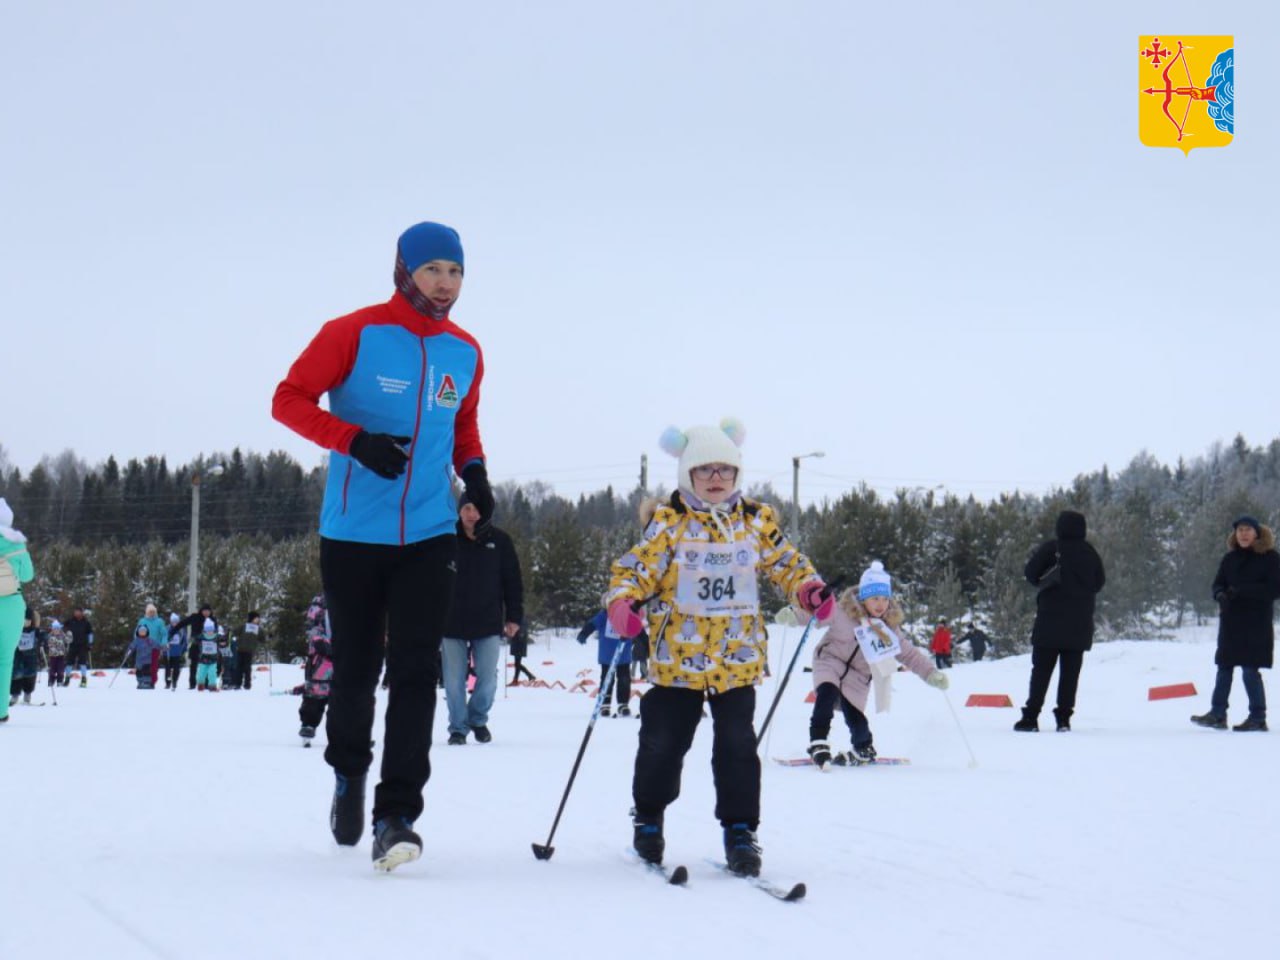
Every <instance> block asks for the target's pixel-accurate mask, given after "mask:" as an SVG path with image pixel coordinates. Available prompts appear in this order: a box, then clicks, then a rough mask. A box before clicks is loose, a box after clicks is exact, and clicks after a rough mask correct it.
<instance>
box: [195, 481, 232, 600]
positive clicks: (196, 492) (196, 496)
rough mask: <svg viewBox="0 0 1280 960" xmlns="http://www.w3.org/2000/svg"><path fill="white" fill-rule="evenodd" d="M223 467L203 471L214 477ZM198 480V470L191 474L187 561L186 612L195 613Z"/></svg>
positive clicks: (198, 549)
mask: <svg viewBox="0 0 1280 960" xmlns="http://www.w3.org/2000/svg"><path fill="white" fill-rule="evenodd" d="M223 469H225V468H224V467H223V466H222V464H216V465H215V466H212V467H210V468H209V469H208V470H206V471H205V474H204V475H205V476H210V477H216V476H218V474H220V473H222V471H223ZM200 480H201V474H200V472H199V471H196V472H195V473H193V474H191V558H190V560H188V561H187V612H188V613H195V612H196V611H197V610H199V609H200V608H199V607H198V606H196V604H197V603H199V601H198V600H197V599H196V592H197V590H198V589H199V587H200Z"/></svg>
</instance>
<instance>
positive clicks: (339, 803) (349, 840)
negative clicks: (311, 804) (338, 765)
mask: <svg viewBox="0 0 1280 960" xmlns="http://www.w3.org/2000/svg"><path fill="white" fill-rule="evenodd" d="M334 779H335V781H336V782H335V783H334V787H333V804H332V805H331V806H330V807H329V829H330V830H332V831H333V839H334V840H336V841H338V843H340V844H341V845H342V846H344V847H354V846H355V845H356V844H357V843H359V842H360V837H361V835H362V834H363V833H364V782H365V775H364V774H361V775H360V776H358V777H344V776H343V775H342V774H340V773H335V774H334Z"/></svg>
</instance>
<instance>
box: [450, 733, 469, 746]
mask: <svg viewBox="0 0 1280 960" xmlns="http://www.w3.org/2000/svg"><path fill="white" fill-rule="evenodd" d="M466 743H467V735H466V734H465V733H451V734H449V746H451V747H462V746H465V745H466Z"/></svg>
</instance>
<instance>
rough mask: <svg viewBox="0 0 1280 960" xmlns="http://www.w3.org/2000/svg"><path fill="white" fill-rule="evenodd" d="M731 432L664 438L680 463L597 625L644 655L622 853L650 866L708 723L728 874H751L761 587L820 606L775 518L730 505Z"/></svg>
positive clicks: (738, 431)
mask: <svg viewBox="0 0 1280 960" xmlns="http://www.w3.org/2000/svg"><path fill="white" fill-rule="evenodd" d="M743 434H744V431H743V428H742V425H741V424H740V423H739V422H738V421H736V420H732V419H726V420H722V421H721V423H720V426H719V427H710V426H696V427H691V428H690V429H688V430H684V431H681V430H677V429H676V428H674V427H671V428H668V429H667V431H666V432H665V433H664V434H663V436H662V440H661V446H662V448H663V449H664V450H665V451H666V452H667V453H670V454H672V455H673V456H676V457H678V458H679V469H678V472H677V487H678V489H677V490H676V491H675V492H674V493H673V494H672V495H671V498H670V500H669V501H668V502H667V503H665V504H663V505H662V506H660V507H658V508H657V510H656V511H655V513H654V514H653V519H652V520H651V521H650V522H649V524H648V527H647V528H646V530H645V532H644V536H643V538H642V539H641V541H640V542H639V543H637V544H636V545H635V546H634V547H632V548H631V549H630V550H629V551H628V552H627V553H626V554H624V555H623V556H622V557H621V558H620V559H619V560H617V561H616V562H615V563H614V564H613V568H612V576H611V580H610V584H609V591H608V592H607V593H606V594H605V598H604V600H605V604H606V607H607V610H608V617H609V622H610V623H611V624H612V625H613V627H614V629H615V630H616V631H617V633H618V635H619V636H621V637H623V638H626V639H630V638H632V637H635V636H636V635H637V634H638V633H640V631H641V629H643V628H644V626H645V621H644V618H643V617H642V616H641V614H640V613H638V612H637V607H638V606H640V605H642V604H645V603H646V602H648V601H650V600H652V602H649V603H648V607H647V613H648V617H649V636H650V642H651V645H652V649H651V651H650V661H649V680H650V681H651V682H652V684H653V686H652V687H651V688H650V690H649V691H648V692H647V693H646V694H645V695H644V696H643V697H642V698H641V701H640V745H639V749H638V750H637V752H636V762H635V776H634V779H633V781H632V792H633V799H634V801H635V808H634V811H633V826H634V835H633V843H634V845H635V849H636V852H637V853H638V854H639V855H640V857H641V858H642V859H644V860H646V861H648V862H650V863H661V861H662V855H663V849H664V840H663V833H662V827H663V814H664V811H665V810H666V808H667V806H668V805H669V804H670V803H671V802H672V801H673V800H675V798H676V796H677V795H678V794H679V792H680V771H681V767H682V765H683V762H684V755H685V754H686V753H687V752H688V750H689V747H690V745H691V744H692V743H693V735H694V732H695V730H696V729H697V726H698V721H699V720H700V719H701V717H702V710H703V704H704V703H705V704H707V705H708V706H709V707H710V710H711V717H712V729H713V734H712V735H713V737H714V740H713V746H712V754H711V767H712V773H713V776H714V780H715V789H716V809H715V813H716V817H717V818H718V819H719V821H720V824H721V826H722V828H723V839H724V850H725V859H726V861H727V865H728V868H729V869H730V870H731V871H733V872H734V873H737V874H740V875H744V876H755V875H758V874H759V872H760V863H761V856H760V854H761V851H760V846H759V844H758V843H757V840H756V830H757V828H758V826H759V822H760V758H759V755H758V754H757V753H756V736H755V729H754V726H753V718H754V714H755V705H756V691H755V687H756V684H758V683H759V682H760V676H761V673H762V671H763V666H764V663H765V658H766V651H765V648H764V644H763V643H762V642H761V641H760V640H759V639H758V638H759V637H760V636H761V633H762V632H761V630H760V629H759V626H760V617H761V614H760V600H759V593H758V584H757V579H758V576H759V575H760V574H763V575H764V576H766V577H768V578H769V580H770V581H771V582H772V583H773V584H774V585H775V586H776V587H777V588H778V589H779V590H781V591H782V592H783V593H784V594H785V595H786V597H787V598H788V599H789V600H790V601H792V602H793V603H795V604H796V605H797V606H799V607H801V608H802V609H804V610H806V611H809V612H810V613H812V612H814V611H816V610H818V609H819V608H820V607H824V606H828V605H829V604H830V602H831V601H830V599H829V598H827V597H825V596H824V594H825V584H824V583H823V581H822V580H821V579H820V578H819V577H818V575H817V574H816V573H815V572H814V569H813V565H812V564H811V563H810V562H809V560H808V558H807V557H805V556H804V554H802V553H800V551H798V550H797V549H796V548H795V547H793V546H792V545H791V544H790V543H788V542H787V539H786V537H785V536H784V535H783V532H782V530H781V528H780V527H779V526H778V522H777V520H776V519H775V517H774V513H773V509H772V508H771V507H769V506H767V505H766V504H763V503H758V502H756V501H754V500H749V499H747V498H746V497H744V496H743V495H742V475H741V468H742V456H741V453H740V452H739V449H738V448H739V446H740V445H741V443H742V440H743Z"/></svg>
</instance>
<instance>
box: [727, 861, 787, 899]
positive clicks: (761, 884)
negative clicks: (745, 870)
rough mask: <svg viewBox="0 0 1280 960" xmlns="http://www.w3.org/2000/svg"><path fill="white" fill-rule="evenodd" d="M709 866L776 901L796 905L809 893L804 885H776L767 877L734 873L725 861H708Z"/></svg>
mask: <svg viewBox="0 0 1280 960" xmlns="http://www.w3.org/2000/svg"><path fill="white" fill-rule="evenodd" d="M707 862H708V863H709V864H711V865H712V866H713V867H715V868H716V869H717V870H719V871H721V872H722V873H725V874H728V875H729V876H731V877H737V878H738V879H739V880H745V881H747V883H749V884H751V886H753V887H755V888H756V889H757V890H760V891H761V892H763V893H767V894H768V895H769V896H771V897H773V898H774V899H775V900H781V901H782V902H783V903H795V902H796V901H797V900H803V899H804V895H805V894H806V893H808V890H806V889H805V885H804V884H803V883H793V884H792V885H791V886H789V887H788V886H784V885H782V884H778V883H774V882H773V881H772V880H769V879H768V878H766V877H750V876H743V875H742V874H740V873H734V872H733V871H732V870H730V869H729V865H728V864H727V863H725V862H724V861H723V860H708V861H707Z"/></svg>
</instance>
